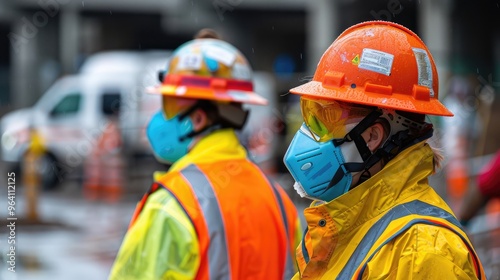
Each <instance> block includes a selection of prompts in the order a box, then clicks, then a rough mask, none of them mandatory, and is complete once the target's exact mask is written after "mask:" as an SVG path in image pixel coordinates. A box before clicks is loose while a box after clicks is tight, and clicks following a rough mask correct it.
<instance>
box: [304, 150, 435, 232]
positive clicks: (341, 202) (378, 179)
mask: <svg viewBox="0 0 500 280" xmlns="http://www.w3.org/2000/svg"><path fill="white" fill-rule="evenodd" d="M433 172H434V166H433V152H432V150H431V148H430V147H429V145H428V144H426V143H425V142H420V143H418V144H416V145H413V146H411V147H409V148H407V149H406V150H404V151H403V152H401V153H400V154H399V155H398V156H396V157H395V158H394V159H392V160H391V161H390V162H389V163H388V164H387V165H386V166H384V168H383V169H382V170H381V171H379V172H378V173H376V174H374V175H373V176H372V177H371V178H370V179H368V180H366V181H365V182H363V183H362V184H360V185H359V186H357V187H355V188H354V189H352V190H350V191H348V192H347V193H345V194H344V195H342V196H340V197H338V198H336V199H334V200H332V201H330V202H328V203H325V204H321V205H318V206H312V207H310V208H307V209H306V210H305V211H304V214H305V215H306V219H307V216H308V215H317V214H318V213H321V214H322V215H325V214H326V215H329V216H330V217H331V219H332V220H333V221H334V223H335V227H336V229H337V233H336V234H338V236H339V238H342V235H343V234H344V233H345V232H351V231H352V230H354V229H355V228H356V227H358V226H360V225H362V224H364V223H365V222H366V221H368V220H370V219H372V218H374V217H376V216H377V215H378V214H380V213H383V212H385V211H387V210H388V209H390V208H391V207H393V206H394V205H395V204H396V203H397V202H400V201H403V200H404V199H405V198H407V197H409V196H410V195H412V194H415V191H418V189H419V188H423V187H424V186H425V185H426V184H422V183H427V177H428V176H429V175H431V174H432V173H433ZM314 204H315V203H313V204H312V205H314ZM308 220H309V219H308ZM312 220H314V219H312Z"/></svg>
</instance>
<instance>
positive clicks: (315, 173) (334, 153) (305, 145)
mask: <svg viewBox="0 0 500 280" xmlns="http://www.w3.org/2000/svg"><path fill="white" fill-rule="evenodd" d="M345 144H347V143H345ZM284 162H285V165H286V167H287V168H288V170H289V171H290V173H291V174H292V176H293V178H294V179H295V181H296V182H297V183H298V184H299V185H300V187H301V188H302V190H301V191H303V192H304V193H305V194H304V195H302V194H301V196H307V197H309V198H313V199H319V200H323V201H331V200H333V199H335V198H337V197H339V196H341V195H342V194H344V193H346V192H347V191H348V190H349V188H350V186H351V182H352V174H351V173H350V172H348V171H347V170H346V168H345V166H344V164H345V163H346V161H345V159H344V156H343V154H342V150H341V148H340V146H337V147H336V146H335V145H333V142H332V141H328V142H316V141H315V140H314V139H313V138H312V136H311V135H310V132H309V130H308V129H307V127H306V126H305V124H303V125H302V127H301V128H300V129H299V131H297V133H296V134H295V137H294V138H293V140H292V142H291V143H290V146H289V147H288V150H287V152H286V154H285V157H284ZM337 173H339V174H337ZM334 177H335V178H336V180H335V181H336V182H335V183H334V182H332V178H334ZM295 187H297V186H295ZM299 194H300V192H299Z"/></svg>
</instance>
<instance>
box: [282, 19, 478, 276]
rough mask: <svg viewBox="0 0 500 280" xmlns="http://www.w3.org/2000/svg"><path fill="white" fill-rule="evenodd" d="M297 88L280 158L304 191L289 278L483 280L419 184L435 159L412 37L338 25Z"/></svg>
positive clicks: (462, 241) (431, 103)
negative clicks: (294, 114)
mask: <svg viewBox="0 0 500 280" xmlns="http://www.w3.org/2000/svg"><path fill="white" fill-rule="evenodd" d="M290 92H291V93H294V94H299V95H300V106H301V110H302V117H303V120H304V123H303V125H302V126H301V128H300V129H299V130H298V131H297V133H296V135H295V137H294V139H293V140H292V142H291V144H290V146H289V148H288V150H287V152H286V154H285V157H284V161H285V164H286V166H287V168H288V169H289V171H290V173H291V174H292V176H293V177H294V179H295V180H296V183H295V186H294V188H295V189H296V190H297V192H298V193H299V194H300V195H301V196H303V197H308V198H311V199H314V202H313V203H312V204H311V206H310V207H309V208H306V209H305V210H304V215H305V218H306V221H307V230H306V232H305V234H304V237H303V240H302V242H301V244H300V245H299V246H298V248H297V255H296V260H297V263H298V266H299V272H298V273H297V274H296V275H295V277H294V278H293V279H299V278H304V279H485V276H484V272H483V268H482V265H481V262H480V261H479V259H478V257H477V254H476V253H475V251H474V249H473V247H472V245H471V242H470V240H469V239H468V237H467V235H466V233H465V232H464V230H463V229H462V228H461V226H460V223H459V222H458V221H457V219H456V218H455V215H454V214H453V213H452V212H451V210H450V208H449V207H448V205H447V204H446V203H445V201H444V200H443V199H442V198H441V197H439V196H438V195H437V194H436V193H435V192H434V190H433V188H432V187H431V186H429V184H428V176H430V175H432V174H433V173H434V172H435V170H436V168H437V167H438V165H439V160H440V156H439V154H437V153H436V152H435V151H434V150H433V149H432V148H431V147H430V146H429V144H428V143H427V142H426V140H427V139H429V137H431V135H432V133H433V127H432V124H430V123H427V122H425V116H426V115H437V116H452V115H453V114H452V113H451V112H450V111H449V110H448V109H447V108H446V107H445V106H444V105H442V104H441V103H440V102H439V100H438V77H437V71H436V66H435V64H434V60H433V58H432V56H431V54H430V53H429V50H428V49H427V47H426V46H425V44H424V43H423V42H422V40H421V39H419V37H418V36H417V35H416V34H415V33H413V32H412V31H410V30H408V29H407V28H405V27H403V26H401V25H398V24H395V23H391V22H384V21H372V22H364V23H360V24H357V25H354V26H352V27H350V28H348V29H347V30H346V31H344V32H343V33H342V34H341V35H340V36H339V37H338V38H337V39H336V40H335V41H334V42H333V44H332V45H331V46H330V47H329V48H328V49H327V50H326V52H325V53H324V54H323V56H322V58H321V60H320V61H319V64H318V66H317V69H316V72H315V75H314V77H313V79H312V81H310V82H308V83H306V84H304V85H301V86H298V87H296V88H293V89H291V90H290Z"/></svg>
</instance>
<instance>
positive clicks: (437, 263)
mask: <svg viewBox="0 0 500 280" xmlns="http://www.w3.org/2000/svg"><path fill="white" fill-rule="evenodd" d="M433 170H434V167H433V153H432V150H431V149H430V147H429V146H428V145H427V144H425V143H424V142H421V143H419V144H416V145H414V146H412V147H410V148H408V149H406V150H404V151H403V152H401V153H400V154H399V155H398V156H397V157H395V158H394V159H393V160H391V161H390V162H389V163H388V164H387V165H386V166H385V167H384V168H383V169H382V170H381V171H380V172H378V173H377V174H374V175H373V176H372V177H371V178H370V179H368V180H367V181H365V182H364V183H362V184H360V185H359V186H357V187H356V188H354V189H352V190H350V191H349V192H347V193H346V194H344V195H342V196H340V197H339V198H337V199H335V200H333V201H331V202H329V203H325V204H321V205H319V203H318V202H314V203H313V204H312V205H311V207H309V208H307V209H306V210H305V211H304V214H305V218H306V220H307V227H308V228H307V230H306V234H305V235H304V237H303V240H302V242H301V244H300V245H299V246H298V247H297V251H296V253H297V256H296V257H297V263H298V266H299V273H297V274H296V275H295V277H294V278H293V279H301V278H302V279H404V280H407V279H439V280H444V279H477V278H479V279H485V276H484V271H483V268H482V265H481V263H480V261H479V259H478V258H477V256H476V254H475V252H474V249H473V248H472V246H471V245H470V241H469V239H468V237H467V235H466V234H465V232H464V231H463V230H462V228H461V227H460V224H459V223H458V221H457V220H456V218H455V216H454V215H453V214H452V211H451V210H450V208H449V207H448V205H447V204H446V203H445V202H444V201H443V200H442V198H441V197H439V195H437V194H436V193H435V192H434V190H433V189H432V187H430V186H429V185H428V180H427V177H428V176H429V175H431V174H432V173H433Z"/></svg>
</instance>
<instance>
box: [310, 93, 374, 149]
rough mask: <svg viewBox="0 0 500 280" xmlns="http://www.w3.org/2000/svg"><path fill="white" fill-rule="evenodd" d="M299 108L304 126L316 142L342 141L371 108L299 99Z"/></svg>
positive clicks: (332, 101) (330, 101)
mask: <svg viewBox="0 0 500 280" xmlns="http://www.w3.org/2000/svg"><path fill="white" fill-rule="evenodd" d="M300 108H301V111H302V117H303V119H304V122H305V124H306V126H307V127H308V128H309V130H310V131H311V132H312V133H311V134H312V135H313V137H314V138H315V140H316V141H318V142H326V141H329V140H332V139H342V138H344V137H345V136H346V134H347V133H348V132H349V131H350V130H351V129H352V128H354V127H355V126H356V124H358V123H359V122H360V121H361V120H362V119H363V118H365V117H366V116H367V115H368V114H369V113H370V112H372V111H373V108H370V107H366V106H362V105H352V104H349V103H345V102H339V101H335V100H325V99H314V98H311V97H307V96H301V97H300Z"/></svg>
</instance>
